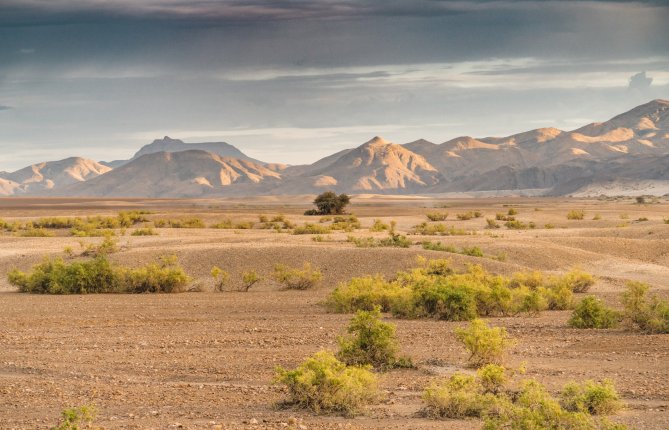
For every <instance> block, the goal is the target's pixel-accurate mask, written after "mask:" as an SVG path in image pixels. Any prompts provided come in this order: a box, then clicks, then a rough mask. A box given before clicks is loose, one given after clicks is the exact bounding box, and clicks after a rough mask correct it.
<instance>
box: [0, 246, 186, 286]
mask: <svg viewBox="0 0 669 430" xmlns="http://www.w3.org/2000/svg"><path fill="white" fill-rule="evenodd" d="M8 279H9V282H10V283H11V284H12V285H16V286H17V287H19V289H20V291H21V292H24V293H35V294H89V293H159V292H162V293H176V292H182V291H185V287H186V285H187V284H188V282H189V278H188V276H187V275H186V273H185V272H184V271H183V269H182V268H181V267H179V266H178V265H177V264H176V258H163V259H161V260H160V262H159V263H150V264H148V265H146V266H142V267H139V268H136V269H130V268H126V267H122V266H116V265H114V264H112V263H111V262H110V261H109V260H108V259H107V257H106V255H105V254H100V255H98V256H96V257H95V258H93V259H89V260H84V261H74V262H71V263H66V262H65V261H63V259H61V258H54V259H47V260H45V261H44V262H42V263H40V264H37V265H35V266H33V268H32V270H31V272H29V273H25V272H21V271H19V270H17V269H13V270H12V271H10V272H9V274H8Z"/></svg>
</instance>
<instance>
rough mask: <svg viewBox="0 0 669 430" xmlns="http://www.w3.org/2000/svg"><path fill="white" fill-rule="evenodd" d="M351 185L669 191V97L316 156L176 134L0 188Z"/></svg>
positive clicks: (33, 169) (71, 161)
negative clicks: (560, 125)
mask: <svg viewBox="0 0 669 430" xmlns="http://www.w3.org/2000/svg"><path fill="white" fill-rule="evenodd" d="M324 190H335V191H337V192H347V193H383V194H413V193H420V194H424V193H469V194H477V195H514V194H528V195H570V194H573V195H598V194H614V195H615V194H631V195H634V194H656V195H662V194H666V193H669V101H667V100H654V101H651V102H649V103H647V104H644V105H641V106H638V107H636V108H634V109H632V110H630V111H629V112H626V113H623V114H621V115H618V116H616V117H615V118H612V119H611V120H609V121H606V122H602V123H593V124H588V125H586V126H584V127H581V128H579V129H577V130H573V131H562V130H558V129H555V128H541V129H537V130H531V131H528V132H525V133H519V134H515V135H512V136H507V137H486V138H473V137H469V136H463V137H458V138H456V139H452V140H449V141H447V142H444V143H441V144H435V143H432V142H428V141H426V140H422V139H421V140H416V141H414V142H410V143H406V144H404V145H398V144H395V143H390V142H387V141H385V140H384V139H383V138H381V137H375V138H373V139H371V140H370V141H368V142H366V143H364V144H362V145H361V146H359V147H357V148H352V149H347V150H344V151H340V152H338V153H336V154H333V155H331V156H328V157H326V158H323V159H321V160H319V161H317V162H315V163H313V164H311V165H302V166H286V165H283V164H277V163H265V162H261V161H258V160H254V159H253V158H251V157H248V156H247V155H245V154H244V153H243V152H241V151H240V150H239V149H237V148H235V147H234V146H232V145H230V144H227V143H224V142H208V143H184V142H183V141H181V140H178V139H171V138H169V137H165V138H164V139H159V140H155V141H154V142H152V143H151V144H148V145H146V146H144V147H143V148H141V149H140V150H139V151H138V152H137V153H136V154H135V155H134V156H133V157H132V158H131V159H130V160H117V161H113V162H108V163H106V162H96V161H92V160H87V159H83V158H77V157H72V158H67V159H65V160H60V161H52V162H45V163H39V164H35V165H32V166H28V167H26V168H24V169H21V170H18V171H16V172H13V173H7V172H0V195H49V196H100V197H107V196H119V197H202V196H225V195H258V194H304V193H317V192H322V191H324Z"/></svg>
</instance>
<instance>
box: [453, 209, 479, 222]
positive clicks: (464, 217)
mask: <svg viewBox="0 0 669 430" xmlns="http://www.w3.org/2000/svg"><path fill="white" fill-rule="evenodd" d="M481 215H482V214H481V212H480V211H469V212H466V213H461V214H457V215H456V218H457V219H459V220H460V221H467V220H470V219H472V218H480V217H481Z"/></svg>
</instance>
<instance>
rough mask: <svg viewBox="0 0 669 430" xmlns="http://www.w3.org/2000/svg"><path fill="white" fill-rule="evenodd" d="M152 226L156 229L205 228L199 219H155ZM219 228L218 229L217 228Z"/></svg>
mask: <svg viewBox="0 0 669 430" xmlns="http://www.w3.org/2000/svg"><path fill="white" fill-rule="evenodd" d="M153 225H154V227H156V228H167V227H169V228H206V227H207V226H206V225H205V223H204V221H203V220H202V219H200V218H195V217H191V218H182V219H155V220H153ZM218 228H220V227H218Z"/></svg>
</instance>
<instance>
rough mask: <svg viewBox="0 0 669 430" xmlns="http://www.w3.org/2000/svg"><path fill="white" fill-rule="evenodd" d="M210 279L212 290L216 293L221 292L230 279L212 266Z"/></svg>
mask: <svg viewBox="0 0 669 430" xmlns="http://www.w3.org/2000/svg"><path fill="white" fill-rule="evenodd" d="M211 277H212V278H214V288H215V289H216V291H223V290H225V286H226V285H227V283H228V280H229V279H230V274H229V273H228V272H227V271H225V270H223V269H221V268H220V267H218V266H214V267H212V268H211Z"/></svg>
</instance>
